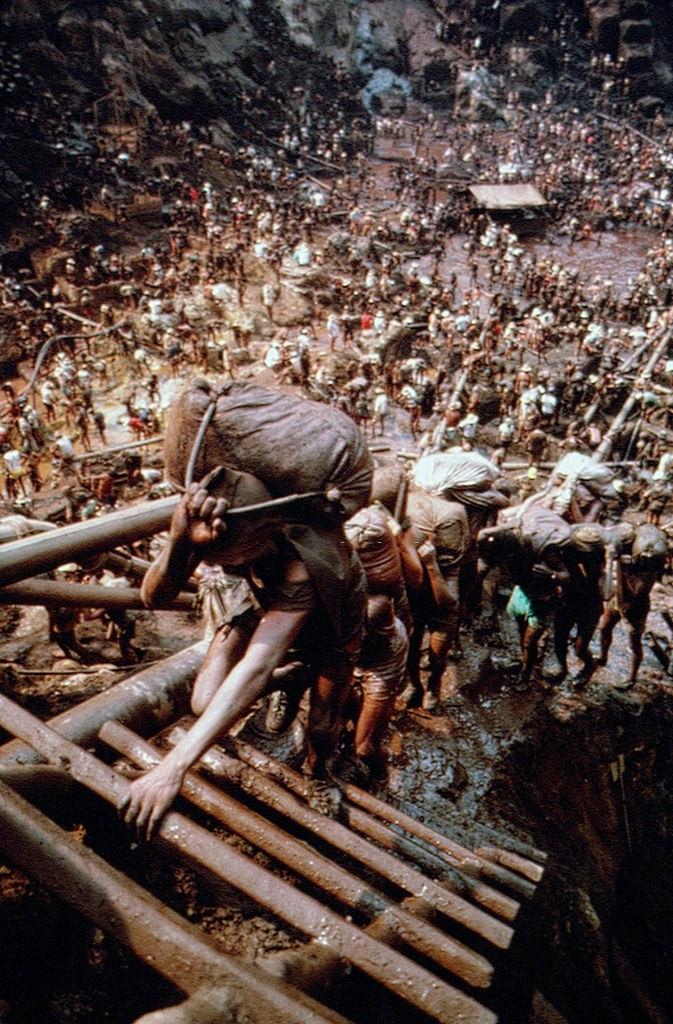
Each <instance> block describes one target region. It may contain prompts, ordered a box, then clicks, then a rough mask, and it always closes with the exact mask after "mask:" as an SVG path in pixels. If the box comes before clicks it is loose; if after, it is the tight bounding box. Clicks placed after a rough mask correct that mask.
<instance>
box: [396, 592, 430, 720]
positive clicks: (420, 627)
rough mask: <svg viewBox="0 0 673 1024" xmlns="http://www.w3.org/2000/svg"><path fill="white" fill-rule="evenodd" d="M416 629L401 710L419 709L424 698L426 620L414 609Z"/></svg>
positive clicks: (412, 638)
mask: <svg viewBox="0 0 673 1024" xmlns="http://www.w3.org/2000/svg"><path fill="white" fill-rule="evenodd" d="M412 613H413V617H414V629H413V632H412V634H411V637H410V639H409V655H408V657H407V685H406V686H405V688H404V690H403V691H402V693H401V694H400V697H399V707H400V708H401V709H403V710H404V709H406V708H417V707H419V706H420V703H421V700H422V698H423V687H422V686H421V646H422V643H423V636H424V635H425V625H426V623H425V618H424V616H423V615H422V613H421V612H420V610H414V609H413V608H412Z"/></svg>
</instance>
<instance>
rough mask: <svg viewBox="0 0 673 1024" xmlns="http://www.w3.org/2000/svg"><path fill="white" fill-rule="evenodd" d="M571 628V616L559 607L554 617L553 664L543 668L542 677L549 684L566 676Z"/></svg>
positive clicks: (560, 680)
mask: <svg viewBox="0 0 673 1024" xmlns="http://www.w3.org/2000/svg"><path fill="white" fill-rule="evenodd" d="M571 628H572V616H571V615H570V614H569V612H568V611H567V609H566V608H564V607H563V606H561V607H560V608H557V609H556V614H555V615H554V655H555V663H552V664H551V665H548V666H546V667H545V668H544V670H543V672H542V675H543V677H544V678H545V679H547V680H549V682H553V683H560V682H562V680H564V679H565V677H566V676H567V675H568V641H569V639H570V630H571Z"/></svg>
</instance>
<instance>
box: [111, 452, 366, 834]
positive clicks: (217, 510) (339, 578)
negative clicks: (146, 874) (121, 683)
mask: <svg viewBox="0 0 673 1024" xmlns="http://www.w3.org/2000/svg"><path fill="white" fill-rule="evenodd" d="M268 500H269V494H268V492H267V491H266V489H265V488H264V486H263V485H262V484H261V483H260V481H259V480H257V479H256V478H255V477H253V476H250V475H249V474H247V473H236V472H232V471H227V470H225V469H224V468H223V467H218V468H217V469H215V470H213V471H212V472H211V473H209V474H208V475H207V476H206V477H205V478H204V479H203V480H202V481H201V483H199V484H192V485H191V486H190V487H189V488H188V490H187V492H186V493H185V495H184V496H183V498H182V500H181V501H180V504H179V505H178V507H177V508H176V510H175V513H174V515H173V519H172V522H171V529H170V535H169V541H168V544H167V546H166V547H165V548H164V550H163V552H162V553H161V555H160V556H159V557H158V559H157V560H156V561H155V562H154V564H153V565H152V567H151V568H150V569H149V570H148V572H147V575H146V577H145V579H144V581H143V588H142V594H143V600H144V601H145V603H146V604H147V605H148V606H150V607H151V606H152V605H153V604H155V603H158V602H159V601H165V600H169V599H170V598H171V597H172V596H174V595H176V594H177V593H178V592H179V591H180V590H181V589H182V588H183V586H184V584H185V583H186V581H187V580H188V579H189V577H190V576H191V575H192V572H193V571H194V569H195V568H196V566H197V565H198V564H199V562H201V561H205V562H207V563H210V564H216V565H221V566H222V567H223V568H224V570H225V571H226V572H227V573H231V574H237V575H241V576H245V577H247V578H248V581H249V582H250V584H251V587H252V589H253V592H254V594H255V597H256V598H257V601H258V602H259V604H260V606H261V608H262V613H261V616H258V615H257V614H256V613H255V612H254V610H253V609H249V610H248V611H247V612H245V613H244V614H242V615H241V616H239V617H238V618H237V619H236V620H234V622H233V623H232V624H231V626H230V627H224V628H221V629H219V630H218V631H217V632H216V634H215V636H214V637H213V640H212V642H211V645H210V648H209V650H208V654H207V655H206V659H205V661H204V664H203V666H202V668H201V671H200V672H199V675H198V677H197V679H196V682H195V684H194V691H193V693H192V700H191V704H192V710H193V711H194V713H195V714H196V715H198V716H199V718H198V720H197V721H196V723H195V724H194V726H193V727H192V728H191V729H190V731H189V732H188V734H187V735H186V736H185V738H184V739H183V740H182V741H181V742H180V743H179V744H178V745H177V746H176V747H174V748H173V750H172V751H171V752H170V753H169V754H168V755H167V756H166V757H165V758H164V760H163V761H162V762H161V764H160V765H158V766H157V767H155V768H153V769H152V770H151V771H149V772H148V773H147V774H146V775H143V776H142V777H141V778H139V779H136V780H135V781H134V782H133V783H132V785H131V791H130V795H129V797H128V800H127V802H126V804H125V805H124V807H123V809H122V811H123V813H124V819H125V821H126V822H127V824H129V825H134V826H135V827H136V829H137V830H138V831H139V832H140V833H141V834H144V835H146V836H147V837H148V838H150V837H151V836H152V834H153V833H154V831H155V830H156V828H157V826H158V825H159V822H160V821H161V818H162V817H163V815H164V814H165V813H166V811H167V810H168V808H169V807H170V806H171V804H172V802H173V800H174V799H175V797H176V796H177V794H178V792H179V790H180V787H181V785H182V781H183V779H184V777H185V774H186V772H187V771H188V770H189V769H190V768H191V766H192V765H193V764H195V762H196V761H198V759H199V758H200V757H201V755H202V754H203V753H204V752H205V751H206V750H207V749H208V747H210V746H211V745H212V744H213V743H215V742H217V740H218V739H219V738H220V737H221V736H222V735H223V734H225V733H226V732H227V730H228V729H230V728H231V726H232V725H233V724H234V723H235V722H236V721H237V720H238V719H239V718H240V717H241V715H243V714H244V713H245V712H246V711H247V710H248V709H249V708H250V706H251V705H252V704H253V703H254V702H255V701H256V700H257V699H258V698H259V697H261V696H262V695H263V694H264V693H265V692H268V689H269V683H270V681H271V677H272V674H273V672H274V669H276V668H278V667H279V666H280V665H281V663H282V661H283V658H284V656H285V655H286V653H287V652H288V650H289V648H290V647H291V646H293V647H294V648H297V649H298V650H299V651H300V653H301V656H302V660H303V661H304V662H305V663H306V664H307V665H309V666H310V669H311V673H312V680H313V685H312V690H311V705H310V712H309V723H308V752H307V757H306V762H305V770H306V772H307V774H310V775H313V776H317V777H320V776H322V775H323V774H324V773H325V771H326V767H327V762H328V760H329V758H330V755H331V754H332V753H333V752H334V750H335V747H336V744H337V740H338V737H339V733H340V730H341V726H342V712H343V710H344V707H345V704H346V700H347V698H348V695H349V691H350V686H351V681H352V675H353V668H354V666H355V663H356V661H357V658H358V655H359V652H360V646H361V640H362V629H363V623H364V614H365V601H366V592H365V578H364V573H363V570H362V566H361V564H360V562H359V560H358V559H357V556H356V555H355V554H354V553H353V552H352V550H351V549H350V547H349V545H348V543H347V541H346V539H345V537H344V534H343V531H342V529H341V528H340V527H333V528H329V527H325V528H317V529H312V528H309V527H305V526H303V525H301V524H298V523H295V524H290V525H288V524H287V522H286V521H284V520H282V519H281V518H279V517H278V516H277V515H276V516H274V515H272V514H269V512H264V513H263V514H262V515H261V516H260V514H259V513H254V514H252V515H237V516H236V517H233V516H232V517H229V518H228V517H227V510H228V509H229V508H232V507H234V508H235V507H241V506H246V505H251V504H256V503H259V502H265V501H268ZM281 514H282V513H281ZM232 522H233V525H231V524H232ZM327 577H329V579H327ZM326 579H327V586H326V585H325V583H326Z"/></svg>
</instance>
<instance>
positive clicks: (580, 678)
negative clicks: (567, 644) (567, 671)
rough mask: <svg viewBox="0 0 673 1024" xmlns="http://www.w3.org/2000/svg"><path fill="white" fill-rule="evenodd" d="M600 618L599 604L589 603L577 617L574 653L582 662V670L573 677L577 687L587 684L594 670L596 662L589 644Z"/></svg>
mask: <svg viewBox="0 0 673 1024" xmlns="http://www.w3.org/2000/svg"><path fill="white" fill-rule="evenodd" d="M599 618H600V604H598V603H596V602H593V603H591V602H589V603H588V604H587V607H586V608H584V609H583V610H582V612H581V614H580V615H579V616H578V621H577V640H576V641H575V652H576V654H577V657H578V658H579V659H580V661H581V662H582V668H581V669H580V671H579V673H578V674H577V676H576V677H575V682H576V683H578V684H579V685H583V684H584V683H588V682H589V680H590V679H591V676H592V675H593V673H594V671H595V670H596V660H595V658H594V656H593V654H592V653H591V648H590V644H591V641H592V639H593V636H594V633H595V632H596V626H597V625H598V620H599Z"/></svg>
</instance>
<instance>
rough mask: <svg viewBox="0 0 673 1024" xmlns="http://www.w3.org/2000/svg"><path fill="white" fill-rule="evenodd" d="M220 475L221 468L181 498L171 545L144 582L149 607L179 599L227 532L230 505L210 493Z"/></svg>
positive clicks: (145, 600) (143, 587)
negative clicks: (212, 546)
mask: <svg viewBox="0 0 673 1024" xmlns="http://www.w3.org/2000/svg"><path fill="white" fill-rule="evenodd" d="M220 475H221V468H220V467H218V468H216V469H214V470H213V471H212V472H211V473H208V475H207V476H205V477H204V478H203V480H202V481H201V482H200V483H198V484H191V486H190V487H189V489H188V490H187V492H186V493H185V494H184V495H183V496H182V498H181V499H180V503H179V504H178V506H177V508H176V509H175V512H174V513H173V517H172V519H171V528H170V535H169V539H168V543H167V545H166V547H165V548H164V549H163V551H162V552H161V554H160V555H159V557H158V558H157V559H156V560H155V561H154V562H153V563H152V565H151V566H150V568H149V569H148V570H147V572H146V574H145V578H144V579H143V582H142V588H141V596H142V599H143V602H144V604H146V605H147V607H148V608H152V607H153V606H154V605H155V604H159V603H160V602H166V601H172V600H173V598H174V597H177V595H178V594H179V593H180V591H181V590H182V589H183V587H184V585H185V583H186V582H187V580H188V579H189V578H190V576H191V575H192V573H193V572H194V570H195V569H196V567H197V565H198V564H199V562H200V561H201V560H202V559H203V556H204V554H205V552H206V550H207V548H208V547H209V546H210V545H212V544H214V543H215V542H216V541H217V540H218V538H219V537H221V536H222V534H223V533H224V531H225V524H224V516H225V514H226V509H227V503H226V502H225V501H224V499H222V498H216V497H214V496H213V495H212V494H210V492H209V489H210V488H211V487H212V488H213V489H214V488H216V486H217V482H218V478H219V476H220Z"/></svg>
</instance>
